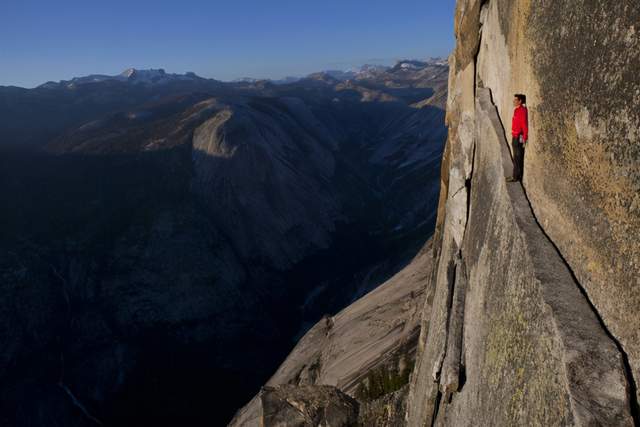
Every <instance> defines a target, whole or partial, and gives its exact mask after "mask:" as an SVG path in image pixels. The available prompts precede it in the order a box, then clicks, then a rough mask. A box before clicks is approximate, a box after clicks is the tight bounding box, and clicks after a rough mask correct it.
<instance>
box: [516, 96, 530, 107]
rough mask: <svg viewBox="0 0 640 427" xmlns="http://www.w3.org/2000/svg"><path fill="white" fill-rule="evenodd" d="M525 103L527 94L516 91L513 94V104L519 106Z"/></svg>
mask: <svg viewBox="0 0 640 427" xmlns="http://www.w3.org/2000/svg"><path fill="white" fill-rule="evenodd" d="M526 103H527V96H526V95H523V94H521V93H516V94H515V95H513V106H514V107H519V106H521V105H525V104H526Z"/></svg>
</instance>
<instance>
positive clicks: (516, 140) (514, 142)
mask: <svg viewBox="0 0 640 427" xmlns="http://www.w3.org/2000/svg"><path fill="white" fill-rule="evenodd" d="M526 104H527V97H526V96H525V95H523V94H521V93H516V94H515V95H514V98H513V106H514V107H515V110H514V111H513V119H512V121H511V136H512V139H511V148H512V151H513V173H512V174H511V176H510V177H508V178H507V181H508V182H516V181H522V172H523V169H524V147H525V144H526V143H527V140H528V138H529V112H528V110H527V106H526Z"/></svg>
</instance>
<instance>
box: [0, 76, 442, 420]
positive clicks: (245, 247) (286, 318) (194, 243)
mask: <svg viewBox="0 0 640 427" xmlns="http://www.w3.org/2000/svg"><path fill="white" fill-rule="evenodd" d="M446 75H447V67H444V66H441V65H427V66H426V68H422V69H416V70H393V69H391V70H387V71H376V72H372V73H368V74H367V75H366V76H363V77H358V78H354V79H352V80H350V81H339V80H335V79H329V78H321V79H315V78H308V79H303V80H300V81H298V82H296V83H293V84H286V85H274V84H271V83H268V82H257V83H238V84H223V83H220V82H215V81H209V80H205V79H198V78H193V79H191V78H190V79H178V80H175V79H173V78H170V79H169V81H166V82H163V83H162V84H161V85H160V84H155V83H153V82H151V83H150V84H133V83H131V82H129V81H128V80H125V79H106V80H104V81H97V82H94V81H93V80H91V79H89V80H91V81H88V82H85V81H77V82H76V84H75V85H74V86H73V87H67V86H65V85H56V84H52V85H46V87H41V88H38V89H34V90H21V89H18V88H0V117H1V118H0V150H2V154H1V155H0V199H1V200H2V203H3V206H10V207H11V208H10V209H3V210H2V212H0V223H2V224H3V226H2V227H1V228H0V253H1V254H2V256H1V257H0V278H1V281H0V292H2V295H3V298H2V299H1V300H0V319H1V320H2V322H0V344H1V346H2V348H3V352H2V354H1V355H0V383H1V384H2V386H0V424H3V425H39V424H43V423H46V424H48V425H65V426H66V425H94V424H95V423H96V421H95V420H98V421H100V422H102V423H103V424H107V425H150V424H151V425H204V424H206V425H210V424H211V423H213V424H221V423H224V422H226V421H228V420H229V419H230V418H231V416H232V415H233V413H234V412H235V411H236V410H237V409H238V408H239V407H240V406H241V405H242V404H244V403H246V402H247V401H248V400H249V399H250V398H251V396H253V395H254V394H255V393H256V391H257V390H258V389H259V387H260V385H261V384H263V383H264V382H265V381H266V380H267V379H268V377H269V375H271V374H273V372H274V370H275V369H276V367H277V366H278V364H279V363H280V362H281V361H282V360H283V359H284V358H285V356H286V354H287V353H288V352H289V351H290V349H291V348H292V347H293V345H294V344H295V339H296V337H298V336H300V335H301V334H302V333H304V332H306V330H307V328H308V327H309V325H312V324H313V323H315V322H317V321H318V320H319V319H320V318H321V316H322V315H324V314H326V313H335V312H337V311H339V310H340V309H341V308H343V307H345V306H346V305H348V304H349V303H350V302H352V301H353V300H354V299H355V298H357V297H358V296H360V295H362V294H364V293H366V292H368V291H369V290H371V289H373V288H375V287H376V286H377V285H379V284H380V283H382V282H383V281H384V280H386V279H387V278H389V277H390V276H391V275H393V274H394V273H396V272H397V271H398V270H399V269H400V268H401V267H402V266H404V265H405V264H406V263H408V262H409V261H410V260H411V258H412V257H413V256H414V255H415V253H416V252H417V251H418V250H419V249H420V247H421V245H422V244H423V243H424V241H425V240H426V238H427V237H428V235H429V234H430V232H431V230H432V227H433V220H434V217H435V215H434V212H433V209H434V206H435V203H436V202H435V201H436V197H437V176H438V165H439V159H440V155H441V150H442V146H443V143H444V132H445V129H444V127H443V123H442V122H443V117H444V110H443V107H444V105H443V102H444V99H445V97H446V95H445V94H444V93H442V91H443V90H445V91H446V87H445V84H444V82H445V80H446ZM165 77H166V76H165ZM165 77H163V79H164V78H165ZM174 80H175V81H174ZM56 102H57V104H56ZM16 146H19V147H20V150H16V149H15V147H16ZM27 148H28V149H27ZM429 183H430V184H429ZM409 189H412V190H409ZM400 190H401V191H400ZM222 384H224V385H225V386H224V387H223V386H222ZM56 423H57V424H56Z"/></svg>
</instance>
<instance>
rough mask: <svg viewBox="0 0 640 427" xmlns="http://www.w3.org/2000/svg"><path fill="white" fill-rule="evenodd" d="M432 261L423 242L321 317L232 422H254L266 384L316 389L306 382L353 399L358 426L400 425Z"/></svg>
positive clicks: (289, 387) (269, 385)
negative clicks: (407, 259)
mask: <svg viewBox="0 0 640 427" xmlns="http://www.w3.org/2000/svg"><path fill="white" fill-rule="evenodd" d="M431 265H432V264H431V245H430V243H427V244H426V245H425V246H424V248H423V249H422V250H421V251H420V253H419V254H418V255H417V256H416V257H415V258H414V259H413V261H412V262H411V263H409V264H408V265H407V266H406V267H405V268H404V269H402V270H401V271H400V272H399V273H397V274H396V275H395V276H393V277H392V278H391V279H389V280H388V281H387V282H385V283H384V284H383V285H381V286H380V287H378V288H376V289H375V290H373V291H372V292H370V293H369V294H367V295H365V296H364V297H362V298H360V299H359V300H357V301H355V302H354V303H353V304H351V305H350V306H348V307H346V308H345V309H343V310H342V311H340V312H339V313H338V314H336V315H335V316H326V317H325V318H323V319H322V320H321V321H320V322H318V323H317V324H316V325H315V326H313V327H312V328H311V329H310V330H309V331H308V332H307V333H306V334H305V335H304V337H302V338H301V339H300V341H299V342H298V344H297V345H296V347H295V348H294V349H293V351H292V352H291V353H290V354H289V356H288V357H287V359H286V360H285V361H284V362H283V363H282V365H281V366H280V367H279V368H278V370H277V371H276V373H275V374H274V375H273V376H272V377H271V379H270V380H269V381H268V383H267V384H266V386H265V388H263V390H262V391H261V393H260V394H259V395H258V396H256V397H255V398H254V399H253V400H252V401H251V402H250V403H248V404H247V405H246V406H245V407H244V408H242V409H241V410H240V411H238V413H237V414H236V417H235V419H234V421H233V422H232V423H231V425H232V426H242V425H252V424H250V423H248V421H247V420H248V419H253V418H254V417H255V415H252V414H255V413H256V411H259V410H258V409H256V408H258V407H259V406H260V402H262V403H261V404H262V406H264V393H265V390H272V389H282V390H295V388H296V387H299V388H300V389H301V390H314V389H313V388H310V387H311V386H317V385H323V386H333V387H336V389H337V390H340V391H341V392H343V393H346V394H347V395H349V396H351V397H353V398H355V399H357V402H358V404H359V405H360V417H361V419H360V425H366V426H374V425H379V426H390V425H401V424H402V422H403V420H404V413H405V406H404V405H405V402H406V395H407V392H408V386H407V381H408V377H409V373H410V372H411V369H412V367H413V363H414V359H415V350H416V344H417V338H418V332H419V322H420V317H421V315H422V306H423V302H424V300H425V298H429V295H427V294H425V286H426V284H427V283H428V281H427V280H426V279H427V277H429V275H430V274H431ZM282 386H287V387H288V388H284V389H283V388H281V387H282ZM303 400H304V399H303ZM246 423H248V424H246ZM286 425H295V423H294V424H286ZM305 425H316V424H305Z"/></svg>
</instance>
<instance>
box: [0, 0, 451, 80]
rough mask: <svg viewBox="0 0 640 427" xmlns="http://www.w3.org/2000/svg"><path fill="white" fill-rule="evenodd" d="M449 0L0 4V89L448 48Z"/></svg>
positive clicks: (304, 66) (288, 67) (272, 67)
mask: <svg viewBox="0 0 640 427" xmlns="http://www.w3.org/2000/svg"><path fill="white" fill-rule="evenodd" d="M454 6H455V0H321V1H320V0H315V1H314V0H173V1H151V0H127V1H123V0H98V1H96V0H46V1H45V0H39V1H35V0H0V85H16V86H23V87H33V86H36V85H38V84H41V83H44V82H46V81H49V80H54V81H58V80H63V79H64V80H68V79H70V78H72V77H78V76H83V75H88V74H118V73H120V72H121V71H123V70H124V69H126V68H129V67H134V68H164V69H165V70H166V71H167V72H172V73H184V72H186V71H194V72H195V73H196V74H198V75H201V76H203V77H211V78H216V79H220V80H232V79H235V78H239V77H256V78H280V77H284V76H287V75H294V76H295V75H305V74H308V73H311V72H314V71H319V70H325V69H347V68H349V67H351V66H354V65H362V64H364V63H380V62H382V63H389V62H392V61H394V60H395V59H401V58H416V59H420V58H426V57H430V56H446V55H448V54H449V52H450V51H451V50H452V49H453V45H454V39H453V10H454Z"/></svg>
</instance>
